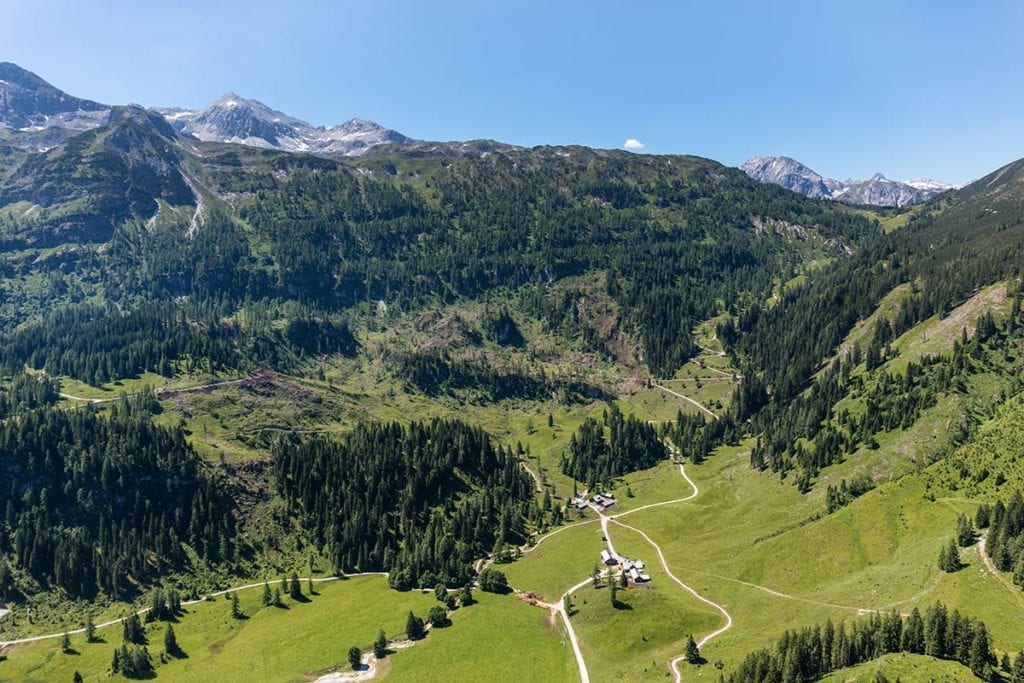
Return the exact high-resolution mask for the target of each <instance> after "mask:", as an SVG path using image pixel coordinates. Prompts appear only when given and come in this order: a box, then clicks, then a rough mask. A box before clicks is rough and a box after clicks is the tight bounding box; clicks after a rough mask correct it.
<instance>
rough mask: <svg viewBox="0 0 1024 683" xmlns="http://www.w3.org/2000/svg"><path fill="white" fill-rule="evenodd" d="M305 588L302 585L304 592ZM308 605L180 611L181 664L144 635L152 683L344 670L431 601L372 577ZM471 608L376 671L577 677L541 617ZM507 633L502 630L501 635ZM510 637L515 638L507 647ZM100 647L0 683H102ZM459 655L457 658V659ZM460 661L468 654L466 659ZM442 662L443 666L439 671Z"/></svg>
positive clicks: (37, 647) (80, 644) (110, 631)
mask: <svg viewBox="0 0 1024 683" xmlns="http://www.w3.org/2000/svg"><path fill="white" fill-rule="evenodd" d="M305 587H306V584H305V583H303V589H304V590H305ZM316 590H317V592H318V593H319V594H318V595H313V596H310V597H309V598H307V600H308V602H293V601H291V600H290V599H288V598H285V600H284V602H285V605H286V606H285V607H281V608H278V607H266V608H264V607H262V606H261V605H260V602H259V601H260V595H261V589H259V588H255V589H248V590H244V591H241V592H239V598H240V603H241V607H242V610H243V612H245V614H246V617H247V618H245V619H243V620H236V619H232V618H231V606H230V602H229V601H228V600H227V599H226V598H224V597H221V598H218V599H217V600H215V601H212V602H203V603H199V604H197V605H193V606H189V607H188V608H187V611H186V613H185V614H184V615H183V616H182V617H180V619H179V620H178V622H176V623H175V624H174V629H175V634H176V636H177V640H178V643H179V645H180V646H181V648H182V650H184V652H185V654H186V655H187V656H186V657H183V658H180V659H173V658H172V659H170V660H169V661H167V663H160V660H161V653H162V652H163V633H164V629H165V628H166V627H165V625H164V624H163V623H155V624H150V625H149V626H148V627H147V637H148V639H149V646H148V647H149V651H150V654H151V655H152V656H153V659H154V662H155V663H156V664H157V666H156V671H157V679H158V680H166V681H225V682H227V681H254V680H258V681H304V680H311V679H313V678H315V677H316V675H318V674H319V673H321V672H323V671H325V670H328V669H331V668H334V667H336V666H338V665H341V666H342V668H344V667H347V664H344V662H345V659H346V653H347V651H348V649H349V647H352V646H353V645H354V646H357V647H360V648H361V649H363V650H364V651H367V650H368V649H369V648H370V647H371V645H372V643H373V639H374V638H375V637H376V635H377V632H378V630H379V629H384V630H385V632H386V633H387V634H388V636H389V638H391V639H402V638H404V637H405V636H404V629H405V619H406V616H407V614H408V612H409V611H410V610H413V611H415V612H416V613H417V614H420V615H421V616H426V613H427V611H428V610H429V609H430V607H432V606H434V605H436V604H437V602H436V601H435V599H434V597H433V595H431V594H423V593H420V592H418V591H412V592H408V593H399V592H397V591H394V590H391V589H389V588H388V587H387V583H386V581H385V580H384V579H383V578H381V577H354V578H351V579H347V580H344V581H337V582H328V583H323V584H318V585H317V588H316ZM476 598H477V600H478V602H477V603H476V604H474V605H471V606H470V607H467V608H465V609H460V610H456V611H455V612H454V613H453V614H452V625H451V626H449V627H447V628H443V629H437V630H434V631H433V632H431V633H430V634H429V635H428V636H427V638H426V639H425V640H423V641H422V642H420V643H418V644H417V645H416V646H414V647H412V648H409V649H403V650H399V651H396V652H395V653H393V654H391V655H389V657H388V658H387V659H386V660H385V663H384V664H382V666H381V673H382V674H386V675H387V674H389V675H388V677H389V679H390V680H396V681H401V680H420V681H423V680H428V681H429V680H450V676H451V675H452V669H451V668H449V666H450V664H448V663H451V662H453V661H457V660H461V661H462V664H463V667H464V668H463V671H464V672H465V673H466V675H468V676H471V677H472V678H474V679H475V680H479V679H480V678H484V677H487V676H489V675H498V676H499V680H506V679H507V675H506V676H505V678H501V676H502V675H503V672H504V674H511V673H512V672H513V671H517V672H520V673H521V674H522V675H526V676H530V677H531V678H532V679H533V680H537V679H539V678H541V677H543V679H544V680H552V681H571V680H574V679H575V678H576V672H575V662H574V661H573V659H572V652H571V650H570V649H569V647H568V645H567V644H566V643H563V635H562V632H561V631H560V629H559V628H558V626H556V625H553V624H552V623H551V621H550V619H549V612H548V611H547V610H543V609H540V608H537V607H531V606H530V605H528V604H526V603H525V602H523V601H521V600H519V599H517V598H516V597H514V596H512V595H503V596H497V595H492V594H487V593H479V592H478V594H477V595H476ZM510 629H511V631H510ZM509 632H514V633H515V634H516V638H515V639H514V640H512V641H510V640H508V638H507V636H508V633H509ZM98 634H99V635H100V636H101V637H102V638H103V642H99V643H91V644H88V643H85V638H84V636H82V635H76V636H72V638H71V643H72V648H73V649H74V653H72V654H64V653H63V652H61V650H60V643H59V639H54V640H48V641H43V642H40V643H33V644H26V645H19V646H15V647H14V648H12V649H11V650H10V651H9V652H8V653H7V659H6V660H5V661H3V662H0V680H2V681H27V682H29V681H39V682H41V683H42V682H46V683H49V682H50V681H70V680H71V677H72V675H73V673H74V672H75V671H79V672H80V673H81V674H82V675H83V677H84V678H85V680H86V681H99V680H107V679H108V678H109V674H108V670H109V665H110V660H111V657H112V653H113V650H114V648H115V647H116V646H119V645H120V643H121V628H120V625H115V626H110V627H108V628H105V629H101V630H100V631H98ZM459 653H461V655H460V654H459ZM466 653H473V655H472V656H466ZM440 662H445V663H446V664H445V665H443V666H442V665H440V664H439V663H440Z"/></svg>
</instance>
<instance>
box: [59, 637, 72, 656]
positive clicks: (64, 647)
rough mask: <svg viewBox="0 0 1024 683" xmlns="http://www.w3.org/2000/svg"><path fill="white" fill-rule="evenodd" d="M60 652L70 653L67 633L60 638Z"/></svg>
mask: <svg viewBox="0 0 1024 683" xmlns="http://www.w3.org/2000/svg"><path fill="white" fill-rule="evenodd" d="M60 651H61V652H63V653H64V654H67V653H68V652H71V637H70V636H69V635H68V634H67V633H65V634H64V635H62V636H61V637H60Z"/></svg>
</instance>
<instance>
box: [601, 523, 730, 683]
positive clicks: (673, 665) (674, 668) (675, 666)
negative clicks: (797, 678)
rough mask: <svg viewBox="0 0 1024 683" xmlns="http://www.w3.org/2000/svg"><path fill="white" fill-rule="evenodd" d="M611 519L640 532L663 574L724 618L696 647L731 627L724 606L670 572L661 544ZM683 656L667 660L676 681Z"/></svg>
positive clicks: (680, 676) (680, 678)
mask: <svg viewBox="0 0 1024 683" xmlns="http://www.w3.org/2000/svg"><path fill="white" fill-rule="evenodd" d="M611 521H612V522H614V523H615V524H618V525H619V526H621V527H623V528H624V529H629V530H630V531H633V532H635V533H638V534H640V536H642V537H643V539H644V540H645V541H647V542H648V543H649V544H650V545H651V547H652V548H654V550H655V552H657V553H658V560H659V561H660V562H661V568H662V569H663V570H664V571H665V574H666V575H667V576H668V578H670V579H672V580H673V581H675V582H676V583H677V584H678V585H679V587H680V588H682V589H683V590H685V591H687V592H688V593H690V594H691V595H692V596H693V597H695V598H697V599H698V600H700V601H701V602H703V603H704V604H706V605H709V606H711V607H714V608H715V609H716V610H718V612H719V613H720V614H721V615H722V617H723V618H724V619H725V625H724V626H722V628H720V629H718V630H717V631H712V632H711V633H709V634H708V635H706V636H704V637H703V638H701V639H700V640H699V641H697V647H698V648H701V647H704V646H705V645H706V644H707V643H709V642H710V641H711V640H712V639H714V638H717V637H718V636H720V635H722V634H723V633H725V632H726V631H728V630H729V629H730V628H732V615H731V614H729V612H728V611H727V610H726V609H725V608H724V607H722V606H721V605H719V604H718V603H717V602H715V601H713V600H709V599H708V598H705V597H704V596H703V595H701V594H700V593H698V592H697V591H695V590H694V589H692V588H690V587H689V586H687V585H686V584H685V583H683V582H682V581H680V580H679V578H678V577H677V576H676V575H675V574H673V573H672V570H671V569H669V566H668V562H667V561H666V560H665V554H664V553H663V552H661V546H659V545H658V544H657V543H655V542H654V541H653V540H651V537H650V536H648V535H647V534H645V533H644V532H643V531H640V530H639V529H637V528H636V527H632V526H629V525H628V524H623V523H622V522H620V521H618V520H617V519H612V520H611ZM685 658H686V656H685V655H679V656H678V657H676V658H674V659H673V660H672V661H670V662H669V668H670V669H671V670H672V675H673V676H675V679H676V683H681V681H682V680H683V676H682V674H681V673H680V672H679V662H680V661H682V660H683V659H685Z"/></svg>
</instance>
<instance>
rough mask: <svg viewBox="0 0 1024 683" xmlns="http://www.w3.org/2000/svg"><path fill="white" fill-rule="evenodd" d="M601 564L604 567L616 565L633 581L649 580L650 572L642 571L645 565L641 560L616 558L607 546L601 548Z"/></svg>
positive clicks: (642, 581)
mask: <svg viewBox="0 0 1024 683" xmlns="http://www.w3.org/2000/svg"><path fill="white" fill-rule="evenodd" d="M601 564H603V565H605V566H606V567H616V566H618V567H619V568H620V569H621V570H622V573H623V574H625V575H626V576H628V577H629V579H630V581H632V582H633V583H647V582H648V581H650V580H651V576H650V574H648V573H647V572H646V571H644V569H645V567H646V565H645V564H644V561H643V560H631V559H629V558H628V557H623V558H618V557H615V556H614V555H612V553H611V551H610V550H608V549H607V548H604V549H603V550H601Z"/></svg>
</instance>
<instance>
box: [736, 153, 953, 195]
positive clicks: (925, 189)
mask: <svg viewBox="0 0 1024 683" xmlns="http://www.w3.org/2000/svg"><path fill="white" fill-rule="evenodd" d="M740 168H741V169H742V170H743V171H744V172H745V173H746V174H747V175H749V176H750V177H751V178H753V179H755V180H757V181H759V182H762V183H772V184H774V185H781V186H782V187H785V188H786V189H789V190H793V191H794V192H799V193H800V194H802V195H805V196H807V197H812V198H816V199H819V198H820V199H838V200H839V201H842V202H846V203H847V204H864V205H870V206H907V205H910V204H920V203H922V202H925V201H928V200H929V199H931V198H932V197H935V196H936V195H939V194H941V193H943V192H945V191H947V190H950V189H952V188H953V187H954V186H953V185H948V184H946V183H941V182H939V181H937V180H927V179H922V180H912V181H908V182H903V181H899V180H889V179H888V178H886V177H885V176H883V175H882V174H881V173H876V174H875V175H873V176H872V177H871V178H869V179H868V180H847V181H845V182H843V181H839V180H833V179H831V178H825V177H824V176H822V175H820V174H819V173H816V172H815V171H813V170H811V169H810V168H808V167H807V166H804V165H803V164H801V163H800V162H799V161H797V160H796V159H791V158H789V157H764V156H754V157H750V158H749V159H747V161H745V162H744V163H743V165H742V166H740Z"/></svg>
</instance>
